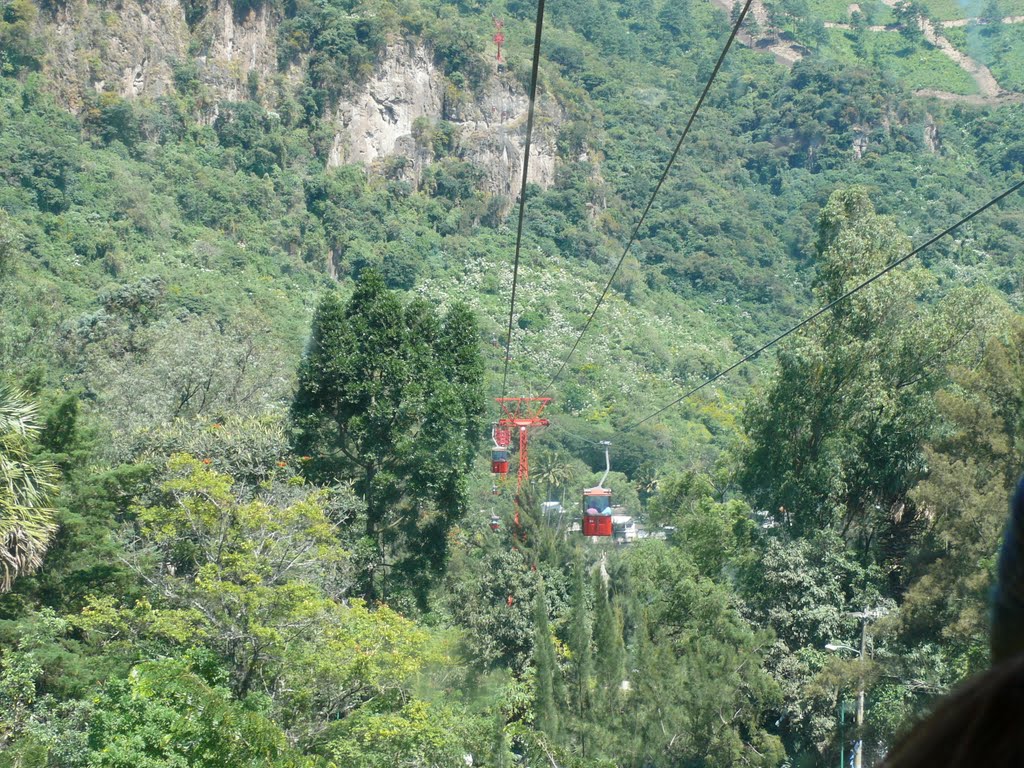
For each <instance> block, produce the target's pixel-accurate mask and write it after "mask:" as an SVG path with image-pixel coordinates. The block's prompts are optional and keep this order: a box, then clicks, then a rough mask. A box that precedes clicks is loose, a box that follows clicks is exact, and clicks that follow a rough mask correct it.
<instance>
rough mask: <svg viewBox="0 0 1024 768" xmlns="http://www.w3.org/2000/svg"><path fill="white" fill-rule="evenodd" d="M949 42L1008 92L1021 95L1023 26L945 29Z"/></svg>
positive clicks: (1023, 49) (1022, 87) (1023, 77)
mask: <svg viewBox="0 0 1024 768" xmlns="http://www.w3.org/2000/svg"><path fill="white" fill-rule="evenodd" d="M946 32H947V33H948V34H947V35H946V37H947V38H948V40H949V42H951V43H952V44H953V45H954V46H956V47H957V48H958V49H959V50H961V51H963V52H964V53H966V54H967V55H968V56H970V57H971V58H973V59H975V60H977V61H979V62H981V63H982V64H984V65H985V66H986V67H988V68H989V69H991V70H992V74H993V75H994V76H995V78H996V80H998V81H999V84H1000V85H1001V86H1002V87H1003V88H1005V89H1006V90H1008V91H1024V24H1003V25H999V26H994V25H993V26H990V25H985V26H978V25H974V26H970V27H963V28H961V29H948V30H946Z"/></svg>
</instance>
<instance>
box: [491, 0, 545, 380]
mask: <svg viewBox="0 0 1024 768" xmlns="http://www.w3.org/2000/svg"><path fill="white" fill-rule="evenodd" d="M543 29H544V0H539V2H538V3H537V23H536V27H535V30H534V34H533V70H532V71H531V72H530V107H529V110H528V112H527V115H526V143H525V144H524V146H523V184H522V188H521V189H520V190H519V226H518V227H517V229H516V255H515V260H514V261H513V263H512V300H511V301H510V302H509V307H508V333H507V334H506V336H505V371H504V373H503V374H502V376H501V396H502V397H505V394H506V392H507V386H508V362H509V360H510V359H511V356H512V320H513V318H514V317H515V312H516V284H517V283H518V281H519V251H520V248H521V247H522V243H523V217H524V214H525V213H526V179H527V173H528V171H529V169H530V142H531V140H532V139H533V107H534V103H535V101H536V98H537V74H538V72H539V71H540V39H541V32H542V31H543Z"/></svg>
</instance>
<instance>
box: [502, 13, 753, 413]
mask: <svg viewBox="0 0 1024 768" xmlns="http://www.w3.org/2000/svg"><path fill="white" fill-rule="evenodd" d="M753 1H754V0H746V3H744V5H743V9H742V10H741V11H740V15H739V16H738V17H737V19H736V23H735V24H733V27H732V31H731V32H730V33H729V39H728V40H726V42H725V47H724V48H722V53H721V54H719V56H718V61H717V62H715V68H714V69H713V70H712V71H711V76H710V77H709V78H708V81H707V83H706V84H705V85H704V90H703V91H701V94H700V98H699V99H697V104H696V105H695V106H694V108H693V112H691V113H690V119H689V120H687V121H686V127H685V128H683V133H682V135H681V136H680V137H679V141H678V142H676V148H675V149H674V150H673V151H672V156H671V157H670V158H669V160H668V164H667V165H666V166H665V170H664V171H663V172H662V174H661V178H660V179H658V183H657V184H656V185H655V187H654V191H653V192H652V193H651V197H650V199H649V200H648V201H647V205H646V207H645V208H644V212H643V213H642V214H640V218H639V220H638V221H637V223H636V226H635V227H634V228H633V233H632V234H631V235H630V236H629V241H628V242H627V243H626V247H625V248H624V249H623V250H622V255H621V256H620V257H619V263H618V264H616V265H615V269H614V270H613V271H612V276H611V277H609V278H608V284H607V285H605V287H604V290H603V291H601V296H600V298H598V300H597V304H595V305H594V309H593V311H592V312H591V313H590V317H588V318H587V322H586V323H585V324H584V325H583V330H582V331H580V334H579V336H577V337H576V341H574V342H573V345H572V349H570V350H569V354H568V355H566V356H565V359H564V360H562V364H561V365H560V366H559V367H558V371H557V372H556V373H555V375H554V376H552V377H551V380H550V381H549V382H548V383H547V385H546V386H545V387H544V390H543V391H542V392H541V395H544V394H546V393H547V391H548V390H549V389H551V385H552V384H554V383H555V382H556V381H558V379H559V377H560V376H561V375H562V372H563V371H564V370H565V366H566V365H568V364H569V360H570V359H571V358H572V356H573V354H575V352H576V348H577V347H578V346H579V343H580V340H581V339H582V338H583V336H584V335H585V334H586V332H587V331H588V330H589V329H590V325H591V323H593V322H594V316H595V315H596V314H597V310H599V309H600V308H601V305H602V304H603V303H604V300H605V297H607V296H608V291H610V290H611V287H612V283H613V282H614V281H615V276H616V275H618V274H619V269H620V268H621V267H622V263H623V262H624V261H625V260H626V255H627V254H628V253H629V249H630V248H632V247H633V243H634V242H635V241H636V238H637V235H638V234H639V232H640V227H642V226H643V224H644V221H646V220H647V214H648V212H649V211H650V210H651V206H652V205H654V199H655V198H656V197H657V196H658V192H660V191H661V186H662V184H664V183H665V179H666V178H668V173H669V171H671V170H672V166H673V165H674V164H675V162H676V157H677V156H678V155H679V150H680V149H681V148H682V146H683V142H684V141H685V140H686V136H687V134H689V132H690V126H692V125H693V121H694V119H695V118H696V117H697V113H698V112H699V111H700V108H701V106H702V105H703V104H704V99H705V98H706V97H707V95H708V91H709V90H711V85H712V84H713V83H714V82H715V78H716V77H717V76H718V70H720V69H721V68H722V62H723V61H725V55H726V54H727V53H729V49H730V48H731V47H732V43H733V40H735V39H736V35H737V34H738V33H739V31H740V26H741V25H742V24H743V19H744V18H745V17H746V15H747V11H749V10H750V6H751V4H752V3H753ZM509 331H510V332H511V324H510V326H509Z"/></svg>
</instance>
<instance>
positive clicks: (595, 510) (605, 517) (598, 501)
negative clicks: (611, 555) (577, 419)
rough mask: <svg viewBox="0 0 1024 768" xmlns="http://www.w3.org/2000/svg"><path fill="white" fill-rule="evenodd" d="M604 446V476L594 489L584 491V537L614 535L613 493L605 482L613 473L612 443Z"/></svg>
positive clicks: (603, 443)
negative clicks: (610, 473)
mask: <svg viewBox="0 0 1024 768" xmlns="http://www.w3.org/2000/svg"><path fill="white" fill-rule="evenodd" d="M601 444H602V445H603V446H604V464H605V469H604V475H602V476H601V482H599V483H598V484H597V485H596V486H595V487H593V488H587V489H586V490H584V491H583V535H584V536H611V535H612V492H611V489H609V488H605V487H604V481H605V480H607V479H608V473H609V472H611V469H612V462H611V457H610V455H609V452H608V446H609V445H610V443H608V442H607V441H603V442H602V443H601Z"/></svg>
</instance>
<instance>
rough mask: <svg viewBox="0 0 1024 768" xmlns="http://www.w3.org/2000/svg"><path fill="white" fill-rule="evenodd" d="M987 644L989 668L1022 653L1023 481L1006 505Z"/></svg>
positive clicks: (1023, 614)
mask: <svg viewBox="0 0 1024 768" xmlns="http://www.w3.org/2000/svg"><path fill="white" fill-rule="evenodd" d="M990 644H991V648H992V663H993V664H998V663H999V662H1001V661H1003V660H1004V659H1009V658H1010V657H1012V656H1015V655H1016V654H1018V653H1020V652H1021V651H1024V478H1021V481H1020V482H1019V483H1017V491H1016V493H1014V494H1013V501H1011V502H1010V520H1009V522H1008V523H1007V524H1006V533H1005V534H1004V535H1003V547H1002V549H1001V550H1000V551H999V573H998V575H997V576H996V588H995V591H994V592H993V594H992V633H991V635H990Z"/></svg>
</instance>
